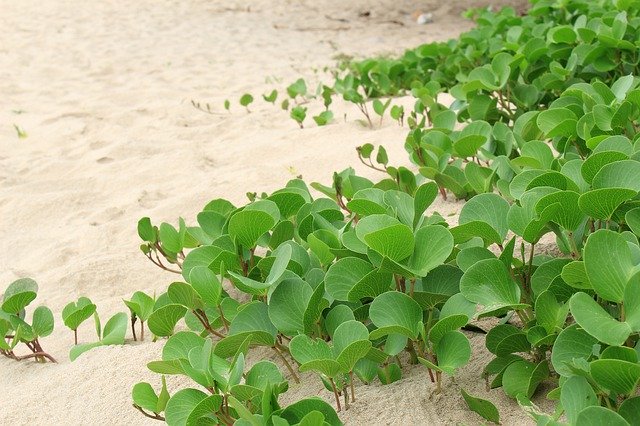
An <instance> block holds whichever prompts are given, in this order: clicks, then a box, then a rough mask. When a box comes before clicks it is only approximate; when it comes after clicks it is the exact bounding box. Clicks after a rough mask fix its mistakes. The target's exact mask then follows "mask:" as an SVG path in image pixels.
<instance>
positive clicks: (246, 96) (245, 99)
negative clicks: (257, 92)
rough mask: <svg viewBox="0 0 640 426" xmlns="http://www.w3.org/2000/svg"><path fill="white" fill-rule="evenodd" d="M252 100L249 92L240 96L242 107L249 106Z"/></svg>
mask: <svg viewBox="0 0 640 426" xmlns="http://www.w3.org/2000/svg"><path fill="white" fill-rule="evenodd" d="M252 102H253V96H252V95H251V94H249V93H245V94H244V95H242V96H241V97H240V105H242V106H243V107H247V106H249V104H251V103H252Z"/></svg>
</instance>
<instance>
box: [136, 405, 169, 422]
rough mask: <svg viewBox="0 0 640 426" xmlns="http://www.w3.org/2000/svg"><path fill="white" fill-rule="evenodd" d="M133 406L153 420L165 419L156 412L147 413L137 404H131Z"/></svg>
mask: <svg viewBox="0 0 640 426" xmlns="http://www.w3.org/2000/svg"><path fill="white" fill-rule="evenodd" d="M133 408H135V409H136V410H138V411H140V412H141V413H142V414H143V415H144V416H145V417H148V418H150V419H153V420H160V421H165V418H164V417H162V416H161V415H160V414H158V413H153V414H149V413H147V412H146V411H144V410H143V409H142V407H140V406H139V405H137V404H133Z"/></svg>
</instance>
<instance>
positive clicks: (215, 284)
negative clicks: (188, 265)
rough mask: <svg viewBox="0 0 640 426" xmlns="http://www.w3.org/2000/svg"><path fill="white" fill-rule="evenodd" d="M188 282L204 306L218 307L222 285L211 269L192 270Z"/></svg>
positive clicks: (198, 267)
mask: <svg viewBox="0 0 640 426" xmlns="http://www.w3.org/2000/svg"><path fill="white" fill-rule="evenodd" d="M188 281H189V284H191V286H192V287H193V289H194V290H195V291H196V293H197V294H198V296H199V297H200V298H201V299H202V301H203V302H204V304H205V305H208V306H218V305H220V296H221V294H222V284H221V283H220V280H219V279H218V277H217V276H216V274H214V273H213V271H212V270H211V269H209V268H208V267H206V266H196V267H194V268H192V269H191V272H190V273H189V280H188Z"/></svg>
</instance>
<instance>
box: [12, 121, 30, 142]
mask: <svg viewBox="0 0 640 426" xmlns="http://www.w3.org/2000/svg"><path fill="white" fill-rule="evenodd" d="M13 128H14V129H16V133H17V134H18V139H25V138H26V137H27V136H28V135H27V132H26V131H25V130H24V129H23V128H22V127H21V126H18V125H17V124H14V125H13Z"/></svg>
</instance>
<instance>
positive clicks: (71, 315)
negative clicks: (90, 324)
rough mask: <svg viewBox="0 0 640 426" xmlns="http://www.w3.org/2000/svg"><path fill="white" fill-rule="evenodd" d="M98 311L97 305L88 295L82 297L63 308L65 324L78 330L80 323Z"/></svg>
mask: <svg viewBox="0 0 640 426" xmlns="http://www.w3.org/2000/svg"><path fill="white" fill-rule="evenodd" d="M95 312H96V305H94V304H93V302H91V300H90V299H88V298H86V297H80V298H79V299H78V301H77V302H70V303H69V304H67V305H66V306H65V307H64V309H63V310H62V320H63V321H64V325H66V326H67V327H69V328H70V329H71V330H76V329H77V328H78V327H79V326H80V324H82V323H83V322H84V321H86V320H88V319H89V318H90V317H91V316H92V315H93V314H94V313H95Z"/></svg>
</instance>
